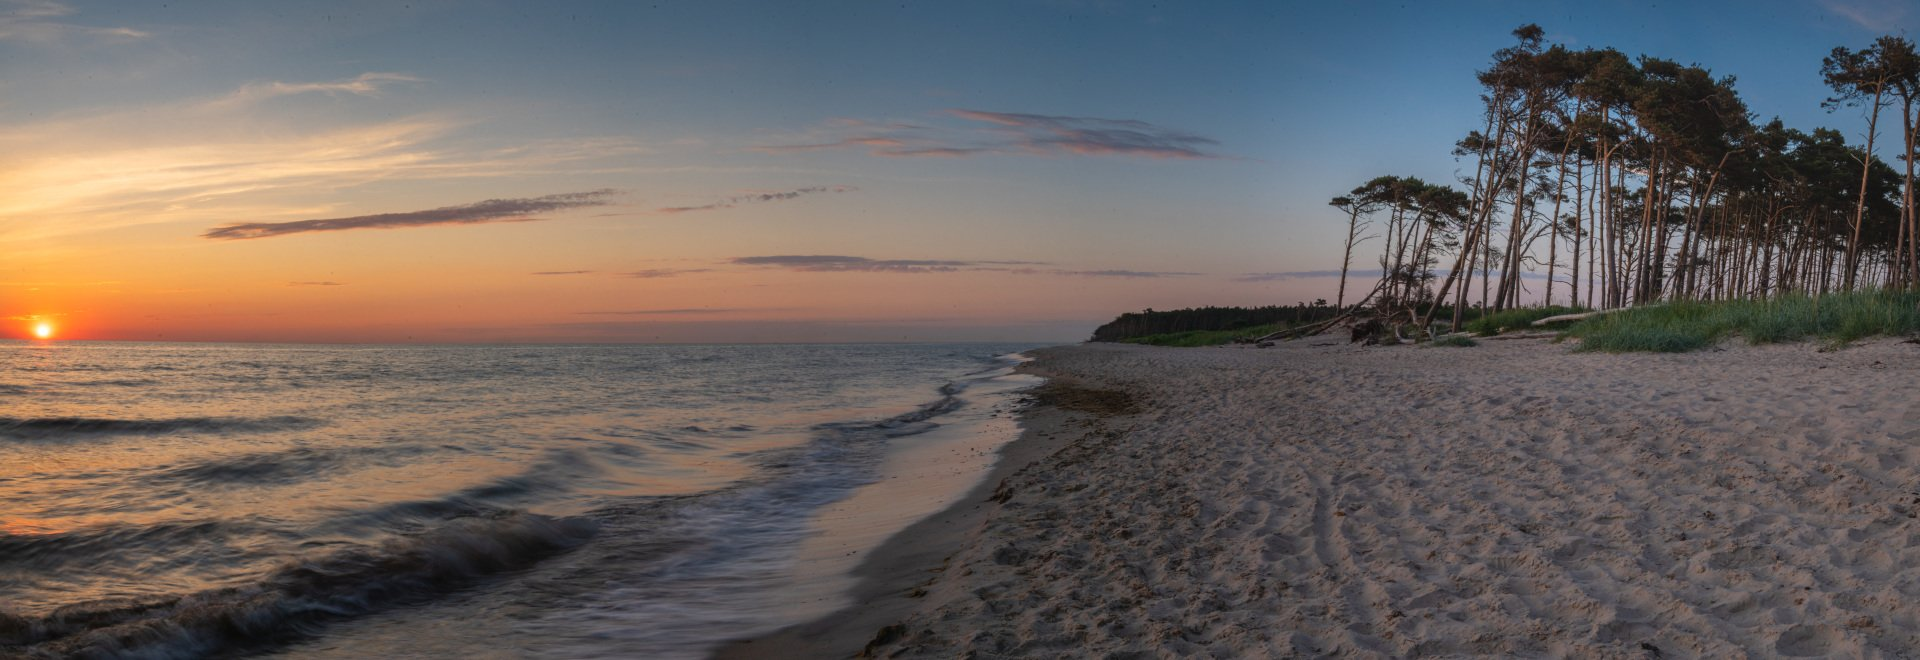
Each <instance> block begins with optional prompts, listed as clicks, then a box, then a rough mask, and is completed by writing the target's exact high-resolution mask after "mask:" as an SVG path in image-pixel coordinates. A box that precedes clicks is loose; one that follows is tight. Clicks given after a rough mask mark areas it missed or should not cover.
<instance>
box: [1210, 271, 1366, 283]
mask: <svg viewBox="0 0 1920 660" xmlns="http://www.w3.org/2000/svg"><path fill="white" fill-rule="evenodd" d="M1339 276H1340V271H1337V270H1295V271H1287V272H1282V273H1247V274H1245V275H1242V276H1240V277H1236V278H1233V281H1235V282H1285V281H1288V280H1304V279H1311V278H1316V277H1339Z"/></svg>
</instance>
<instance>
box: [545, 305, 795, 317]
mask: <svg viewBox="0 0 1920 660" xmlns="http://www.w3.org/2000/svg"><path fill="white" fill-rule="evenodd" d="M764 311H769V310H764V309H725V308H716V307H700V308H691V309H625V310H618V311H611V312H574V313H575V314H580V315H584V316H654V315H663V314H729V313H733V312H764Z"/></svg>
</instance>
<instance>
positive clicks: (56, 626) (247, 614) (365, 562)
mask: <svg viewBox="0 0 1920 660" xmlns="http://www.w3.org/2000/svg"><path fill="white" fill-rule="evenodd" d="M596 531H597V526H596V525H595V524H594V523H592V522H589V521H586V520H582V519H576V518H553V517H548V516H541V515H536V514H530V513H521V512H509V511H494V512H490V513H488V514H487V515H484V516H476V517H468V518H459V519H455V520H452V521H448V522H447V523H446V524H444V525H441V526H439V527H437V528H435V529H434V530H432V531H430V532H427V533H424V534H420V535H418V536H413V537H408V538H404V539H400V540H395V541H392V542H389V543H387V544H385V545H382V546H380V547H378V548H367V549H356V550H350V551H345V552H341V553H336V554H332V555H327V556H324V557H320V558H317V559H313V560H309V561H300V562H295V563H291V564H287V565H285V566H283V567H281V568H280V569H278V570H276V571H274V572H272V573H270V574H268V575H267V576H266V577H265V578H264V579H262V580H260V581H259V582H257V583H254V584H249V585H246V586H240V587H231V588H225V589H216V590H210V591H203V592H199V593H193V594H187V595H182V596H175V597H164V598H154V599H142V600H131V599H108V600H99V601H92V602H86V603H79V604H74V605H68V606H65V607H61V608H59V609H57V610H54V611H53V612H52V613H50V614H47V615H45V616H37V617H36V616H24V615H19V614H10V613H6V612H0V656H11V655H25V656H28V657H35V656H54V657H71V656H79V657H157V658H173V657H201V656H206V655H211V654H219V653H232V652H237V651H242V650H247V649H253V648H260V647H263V646H268V645H273V644H278V643H284V642H286V641H290V640H292V639H295V638H299V637H304V636H310V635H313V634H315V633H317V632H318V630H319V629H320V628H321V627H323V626H324V625H325V624H327V623H329V622H332V621H335V620H339V619H344V618H348V617H352V616H357V615H361V614H366V613H368V612H373V611H377V610H381V609H385V608H389V607H394V606H397V605H405V604H410V603H415V602H421V601H425V600H428V599H431V598H434V597H436V596H440V595H444V594H446V593H448V592H451V591H453V590H456V589H459V588H462V587H465V586H467V585H470V584H472V583H474V582H476V581H479V580H481V579H483V578H485V577H487V576H490V575H495V574H498V573H501V572H505V571H512V570H518V569H521V568H525V567H527V566H530V565H532V564H534V563H537V562H539V561H541V560H543V559H546V558H548V557H551V556H554V555H557V554H559V553H562V552H565V551H567V550H570V549H572V548H574V547H576V546H578V545H580V544H581V543H583V542H585V541H586V540H587V539H588V538H590V537H592V536H593V534H594V533H595V532H596Z"/></svg>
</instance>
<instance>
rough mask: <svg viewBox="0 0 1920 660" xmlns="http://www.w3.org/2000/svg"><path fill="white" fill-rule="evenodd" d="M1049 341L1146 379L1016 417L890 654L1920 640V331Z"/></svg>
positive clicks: (1079, 381) (1870, 649)
mask: <svg viewBox="0 0 1920 660" xmlns="http://www.w3.org/2000/svg"><path fill="white" fill-rule="evenodd" d="M1035 369H1036V370H1038V371H1040V372H1042V373H1051V374H1054V375H1059V376H1065V378H1062V379H1060V380H1059V381H1057V382H1059V383H1062V384H1063V386H1065V385H1071V386H1075V387H1079V388H1083V389H1084V390H1093V391H1099V390H1115V391H1118V392H1123V393H1125V394H1126V395H1130V396H1131V398H1132V399H1133V400H1134V401H1135V402H1137V403H1138V408H1137V410H1134V411H1131V412H1132V413H1133V414H1113V413H1116V412H1129V411H1127V410H1126V409H1125V408H1126V406H1125V405H1124V404H1125V401H1124V400H1123V399H1124V395H1119V394H1113V395H1110V397H1109V398H1108V399H1106V400H1105V401H1106V403H1107V404H1108V405H1105V406H1104V407H1102V406H1092V407H1091V408H1090V409H1092V410H1096V411H1100V412H1104V413H1106V414H1104V415H1095V414H1092V413H1089V412H1082V413H1076V414H1071V415H1068V416H1066V417H1065V418H1061V417H1060V416H1058V415H1055V416H1054V417H1052V418H1049V419H1051V420H1052V421H1049V422H1045V423H1041V424H1035V425H1031V426H1030V429H1029V435H1046V436H1053V435H1057V434H1068V435H1070V436H1071V442H1070V443H1069V444H1067V445H1066V446H1065V447H1064V448H1063V449H1061V450H1060V451H1058V452H1057V453H1054V454H1053V455H1051V456H1050V457H1046V458H1044V459H1041V460H1039V461H1037V462H1034V463H1032V464H1031V465H1028V466H1026V467H1025V468H1024V469H1021V470H1020V471H1019V472H1017V473H1015V474H1013V475H1012V476H1011V477H1008V478H1007V479H1005V481H1003V482H1001V483H1000V484H999V485H998V488H997V490H996V495H995V497H994V500H995V501H996V502H997V503H998V508H997V509H995V510H992V511H990V512H988V513H987V514H986V515H985V516H984V522H982V523H979V524H978V526H977V528H975V529H974V530H972V531H971V532H970V533H971V541H970V542H968V543H967V544H966V545H965V546H964V547H963V548H962V549H960V550H959V551H958V552H957V554H954V555H953V556H952V557H951V558H950V559H949V560H948V563H947V565H946V566H945V567H944V569H943V570H940V571H939V572H938V573H930V574H928V575H933V576H935V577H933V579H932V580H931V582H929V583H927V584H924V585H921V586H916V588H917V589H922V590H924V591H921V592H916V593H913V594H910V595H911V596H913V598H912V602H914V603H915V605H914V607H916V608H917V609H916V610H914V611H911V612H900V611H898V610H896V611H894V612H890V613H889V615H890V616H891V617H892V618H894V619H896V620H897V621H898V625H899V627H897V628H893V629H891V630H889V631H888V634H886V635H884V636H883V637H882V642H883V643H880V644H876V645H875V646H874V648H873V651H875V652H876V653H877V654H879V655H882V656H939V657H949V656H955V655H977V656H980V657H1002V656H1009V655H1010V656H1024V657H1052V656H1060V655H1069V656H1108V655H1111V654H1119V655H1122V656H1130V655H1139V656H1149V657H1154V656H1213V657H1249V656H1253V657H1258V656H1320V655H1359V656H1375V655H1389V656H1420V655H1461V654H1471V655H1479V654H1517V655H1524V656H1539V655H1574V656H1582V657H1647V656H1650V655H1652V656H1664V657H1695V656H1716V657H1719V656H1728V655H1737V654H1741V653H1753V654H1757V655H1761V656H1832V655H1862V654H1890V655H1909V654H1913V653H1916V652H1920V634H1916V633H1915V631H1916V630H1920V599H1917V598H1916V597H1917V596H1920V561H1916V560H1920V524H1916V520H1915V518H1914V516H1915V512H1916V511H1920V449H1916V447H1920V408H1916V406H1915V405H1914V403H1915V401H1917V400H1920V398H1916V397H1915V395H1914V394H1913V393H1912V392H1910V391H1908V389H1907V388H1908V385H1909V384H1911V383H1914V382H1915V380H1916V379H1915V372H1916V370H1920V347H1915V346H1912V345H1904V344H1899V343H1894V342H1881V343H1874V344H1869V345H1865V346H1858V347H1854V348H1850V349H1847V350H1843V351H1839V352H1826V353H1823V352H1818V351H1817V350H1816V348H1815V347H1813V346H1810V345H1799V346H1774V347H1762V348H1749V347H1744V346H1742V347H1731V348H1729V349H1726V350H1723V351H1717V352H1708V353H1700V354H1689V355H1678V356H1670V355H1628V356H1619V355H1588V354H1572V353H1568V352H1567V349H1566V348H1565V347H1562V346H1553V345H1549V344H1546V343H1544V342H1537V341H1532V342H1530V341H1520V342H1490V343H1487V344H1483V345H1482V346H1479V347H1473V348H1463V349H1455V348H1440V349H1416V348H1404V347H1394V348H1366V349H1361V348H1348V347H1345V346H1325V345H1322V346H1307V345H1300V344H1293V345H1285V346H1283V347H1282V348H1278V349H1271V350H1253V349H1239V348H1223V349H1155V348H1144V347H1130V346H1111V345H1088V346H1084V347H1071V348H1062V349H1049V350H1047V351H1043V352H1042V354H1041V360H1040V361H1039V362H1038V363H1037V364H1036V365H1035ZM1112 397H1121V398H1120V399H1114V398H1112ZM1115 401H1119V403H1118V404H1115ZM1066 407H1068V408H1072V407H1074V405H1073V404H1072V403H1071V402H1070V403H1069V404H1068V405H1067V406H1066ZM1081 407H1083V408H1087V406H1081ZM868 630H871V629H868ZM867 634H871V633H870V632H869V633H867Z"/></svg>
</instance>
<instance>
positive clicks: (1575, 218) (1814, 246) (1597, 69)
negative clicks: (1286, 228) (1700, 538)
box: [1331, 25, 1920, 330]
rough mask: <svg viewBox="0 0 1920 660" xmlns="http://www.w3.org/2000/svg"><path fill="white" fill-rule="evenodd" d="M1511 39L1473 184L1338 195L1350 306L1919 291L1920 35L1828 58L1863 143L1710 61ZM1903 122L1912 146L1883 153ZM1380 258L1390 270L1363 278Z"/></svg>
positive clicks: (1835, 102)
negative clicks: (1818, 124) (1919, 41)
mask: <svg viewBox="0 0 1920 660" xmlns="http://www.w3.org/2000/svg"><path fill="white" fill-rule="evenodd" d="M1513 36H1514V37H1515V39H1516V43H1514V44H1513V45H1511V46H1509V47H1506V48H1502V49H1500V50H1498V51H1496V52H1495V53H1493V58H1492V61H1491V63H1490V64H1489V65H1488V66H1487V68H1486V69H1485V70H1483V71H1480V72H1478V80H1479V83H1480V85H1481V87H1482V90H1483V91H1482V93H1481V96H1480V98H1481V100H1482V102H1483V103H1484V106H1485V112H1484V115H1483V117H1482V119H1481V121H1480V122H1479V125H1478V126H1473V127H1466V128H1467V130H1466V131H1465V134H1464V136H1463V137H1461V138H1460V139H1459V140H1458V142H1457V143H1456V144H1455V147H1454V151H1453V156H1454V157H1456V158H1457V159H1459V160H1460V161H1461V162H1462V164H1463V167H1462V174H1461V176H1460V177H1459V179H1460V180H1459V181H1456V182H1451V183H1429V182H1426V181H1422V180H1420V179H1418V178H1414V177H1405V176H1380V177H1377V178H1374V179H1372V180H1370V181H1366V182H1363V183H1361V184H1360V185H1358V186H1357V187H1355V188H1353V189H1352V190H1351V191H1350V192H1348V193H1346V194H1344V195H1340V196H1338V197H1335V198H1333V200H1332V201H1331V205H1332V206H1333V207H1334V208H1335V209H1338V211H1339V213H1340V217H1341V219H1342V220H1343V221H1344V222H1345V225H1346V231H1345V236H1346V239H1345V251H1344V255H1345V256H1344V259H1343V263H1342V267H1341V278H1340V284H1339V288H1338V291H1337V293H1336V300H1335V301H1334V306H1335V308H1337V309H1344V308H1346V307H1347V306H1348V305H1353V306H1354V307H1355V308H1370V309H1375V310H1380V311H1381V312H1383V313H1387V314H1391V315H1395V316H1398V317H1399V318H1401V319H1402V320H1405V321H1408V322H1411V325H1412V326H1414V327H1417V328H1425V327H1429V326H1430V325H1432V324H1433V323H1434V322H1436V321H1447V322H1450V324H1451V326H1452V327H1453V328H1454V329H1455V330H1458V329H1459V328H1460V326H1461V325H1462V323H1463V322H1464V321H1465V320H1466V318H1465V316H1464V315H1465V314H1467V310H1468V309H1469V308H1470V307H1475V306H1477V307H1478V308H1479V309H1481V310H1485V311H1486V312H1488V313H1494V312H1499V311H1501V310H1506V309H1512V308H1515V307H1518V306H1520V305H1521V300H1522V293H1523V291H1525V292H1528V293H1529V296H1528V297H1529V299H1534V298H1533V297H1534V296H1535V295H1538V296H1541V297H1542V298H1543V300H1542V302H1544V304H1545V305H1548V306H1552V305H1556V304H1564V305H1572V306H1581V307H1587V308H1592V309H1610V308H1620V307H1631V306H1644V305H1649V304H1655V303H1671V302H1685V301H1727V300H1764V299H1770V298H1777V297H1781V296H1814V297H1817V296H1820V295H1822V294H1827V293H1832V292H1851V291H1859V290H1863V289H1879V290H1897V289H1908V288H1912V287H1915V286H1916V285H1920V248H1917V247H1916V245H1917V244H1920V231H1917V230H1920V227H1916V224H1915V214H1914V210H1913V197H1914V192H1913V183H1914V163H1913V159H1912V155H1913V154H1914V150H1915V131H1916V129H1917V127H1916V124H1920V116H1917V115H1916V111H1920V55H1917V54H1916V52H1915V49H1914V45H1913V43H1912V42H1910V41H1908V40H1906V39H1904V38H1901V37H1894V36H1886V37H1881V38H1879V39H1878V40H1876V41H1874V42H1873V43H1871V44H1867V45H1865V47H1862V48H1858V49H1854V48H1849V47H1846V46H1841V47H1836V48H1834V49H1833V50H1832V52H1831V53H1830V54H1829V55H1828V56H1827V57H1826V58H1824V61H1823V62H1822V63H1821V67H1820V75H1821V76H1823V77H1824V80H1825V83H1826V85H1827V86H1828V87H1829V88H1830V89H1831V90H1832V96H1831V97H1830V98H1827V99H1825V100H1824V105H1825V107H1826V108H1827V109H1829V110H1830V111H1832V112H1858V113H1861V115H1862V116H1863V117H1864V119H1865V120H1866V134H1865V135H1864V136H1860V137H1863V138H1864V140H1863V141H1861V142H1858V143H1852V142H1850V141H1849V138H1848V136H1846V135H1844V134H1842V133H1841V132H1840V131H1837V130H1833V129H1828V128H1812V129H1808V130H1802V129H1800V128H1795V127H1788V126H1786V125H1784V124H1783V123H1782V122H1781V121H1780V120H1779V119H1777V118H1776V119H1770V120H1761V119H1759V118H1757V117H1756V115H1755V114H1754V113H1753V112H1751V111H1750V110H1749V109H1748V107H1747V105H1746V103H1745V102H1744V101H1743V100H1742V99H1741V97H1740V94H1739V92H1738V90H1737V89H1736V87H1735V81H1734V79H1733V78H1732V77H1731V76H1721V77H1716V76H1715V75H1714V74H1713V72H1712V71H1710V70H1709V69H1707V68H1704V67H1702V66H1700V65H1697V64H1680V63H1678V62H1674V61H1671V60H1666V59H1661V58H1658V57H1654V56H1649V55H1639V56H1630V55H1628V54H1626V53H1622V52H1620V51H1618V50H1615V49H1612V48H1600V49H1595V48H1586V49H1581V50H1574V49H1570V48H1568V47H1566V46H1563V45H1558V44H1548V43H1547V42H1546V40H1545V32H1544V30H1543V29H1542V28H1540V26H1538V25H1526V26H1522V27H1520V28H1519V29H1517V30H1514V32H1513ZM1896 136H1897V137H1898V138H1899V142H1898V143H1899V145H1901V146H1900V148H1899V150H1898V151H1897V152H1896V153H1892V154H1886V153H1879V152H1877V151H1876V148H1877V147H1879V146H1881V145H1882V144H1883V143H1886V142H1891V141H1892V138H1894V137H1896ZM1888 160H1891V161H1893V162H1898V163H1900V165H1899V167H1898V168H1896V167H1895V166H1893V165H1889V164H1888ZM1467 164H1471V166H1472V169H1471V174H1470V175H1468V174H1467V173H1466V168H1465V167H1464V165H1467ZM1456 185H1457V186H1459V187H1456ZM1369 258H1371V259H1373V260H1374V261H1375V263H1376V265H1377V266H1378V271H1376V272H1379V273H1381V278H1380V280H1379V281H1378V282H1377V284H1373V286H1372V287H1371V288H1370V289H1369V290H1365V291H1360V290H1357V287H1354V288H1352V289H1350V287H1349V285H1350V284H1352V282H1350V281H1349V280H1350V279H1353V278H1351V277H1350V273H1354V272H1359V271H1360V270H1362V269H1366V270H1372V269H1369V268H1366V267H1365V266H1364V265H1361V264H1357V263H1356V260H1364V259H1369ZM1540 271H1544V272H1545V273H1546V277H1545V278H1544V281H1541V279H1540V276H1539V275H1538V273H1539V272H1540ZM1523 280H1534V281H1531V282H1529V281H1523ZM1364 281H1366V282H1372V279H1371V277H1368V278H1366V279H1365V280H1364ZM1449 317H1450V318H1449Z"/></svg>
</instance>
